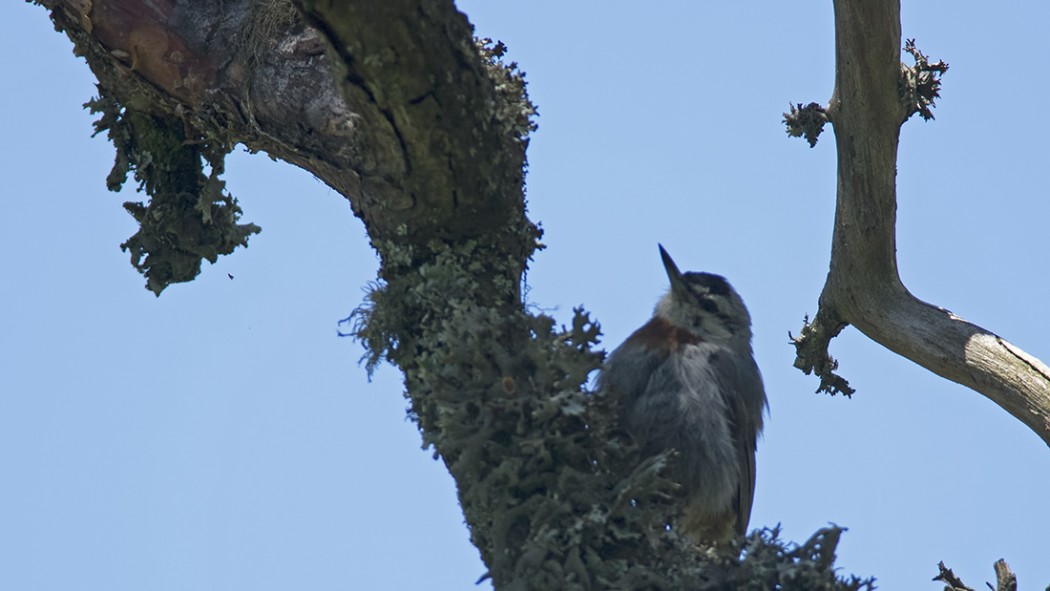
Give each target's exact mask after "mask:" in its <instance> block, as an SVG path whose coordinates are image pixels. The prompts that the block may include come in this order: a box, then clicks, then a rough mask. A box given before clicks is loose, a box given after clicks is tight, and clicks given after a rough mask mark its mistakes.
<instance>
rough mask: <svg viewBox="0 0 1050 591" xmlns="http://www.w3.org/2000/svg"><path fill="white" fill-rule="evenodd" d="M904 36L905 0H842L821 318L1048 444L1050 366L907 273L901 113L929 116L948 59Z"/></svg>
mask: <svg viewBox="0 0 1050 591" xmlns="http://www.w3.org/2000/svg"><path fill="white" fill-rule="evenodd" d="M900 40H901V35H900V4H899V2H898V1H897V0H878V1H869V0H836V2H835V62H836V68H835V91H834V93H833V95H832V99H831V101H830V103H829V105H828V107H827V109H826V114H827V117H828V119H829V120H830V121H831V122H832V124H833V126H834V131H835V141H836V146H837V149H838V154H839V160H838V197H837V201H836V209H835V226H834V235H833V238H832V254H831V265H830V267H831V268H830V272H829V274H828V279H827V283H826V284H825V286H824V290H823V292H822V293H821V296H820V310H819V311H818V313H817V318H818V319H819V318H822V317H825V316H826V317H830V318H839V319H841V321H843V322H846V323H849V324H852V325H854V326H856V327H857V329H858V330H860V331H861V332H862V333H864V334H865V335H867V336H868V337H870V338H871V339H872V340H874V341H876V342H878V343H880V344H881V345H883V346H885V347H887V348H888V349H890V350H891V351H894V352H896V353H898V354H900V355H902V356H904V357H906V358H908V359H911V360H912V361H914V362H916V363H918V364H919V365H921V366H923V367H925V368H927V369H929V370H930V371H933V372H934V373H936V374H938V375H940V376H942V377H945V378H947V379H949V380H952V381H954V382H958V383H960V384H962V385H964V386H967V387H969V388H972V389H974V390H976V391H978V392H980V393H982V394H984V395H985V396H987V397H988V398H989V399H991V400H992V401H993V402H995V403H996V404H997V405H999V406H1000V407H1002V408H1003V409H1005V410H1006V411H1007V412H1009V413H1010V414H1012V415H1013V416H1014V417H1016V418H1017V419H1018V420H1020V421H1021V422H1022V423H1024V424H1025V425H1027V426H1028V427H1029V428H1030V429H1031V430H1032V431H1034V432H1035V433H1036V435H1038V436H1039V437H1040V438H1041V439H1042V440H1043V441H1044V442H1045V443H1047V445H1050V368H1048V367H1047V366H1046V365H1045V364H1043V363H1042V362H1041V361H1039V360H1038V359H1035V358H1034V357H1032V356H1030V355H1028V354H1027V353H1025V352H1024V351H1022V350H1020V349H1019V348H1017V347H1016V346H1014V345H1012V344H1010V343H1008V342H1007V341H1006V340H1004V339H1002V338H1001V337H999V336H998V335H995V334H994V333H992V332H990V331H988V330H986V329H983V328H981V327H979V326H977V325H974V324H971V323H969V322H966V321H964V320H963V319H961V318H959V317H958V316H955V315H954V314H952V313H951V312H950V311H948V310H945V309H943V308H940V307H937V306H933V305H931V304H927V303H926V302H923V301H921V300H919V299H918V298H916V297H914V296H913V295H912V294H911V293H909V292H908V290H907V289H906V288H905V287H904V285H903V284H902V283H901V280H900V276H899V274H898V272H897V261H896V234H895V232H896V208H897V203H896V163H897V145H898V141H899V138H900V125H901V124H902V122H903V121H905V120H906V119H907V118H908V117H909V116H910V115H911V114H913V113H915V112H919V113H921V114H923V116H924V118H930V117H932V115H930V114H929V107H930V106H931V105H932V99H933V98H935V97H936V96H937V93H938V91H939V82H937V80H936V76H934V73H937V74H939V73H943V71H945V70H946V69H947V66H946V65H945V64H943V63H941V62H936V63H933V64H931V63H929V62H928V61H927V59H926V57H925V56H924V55H922V54H921V52H918V50H916V49H915V48H914V46H913V45H910V49H909V52H910V53H912V55H914V56H915V57H916V61H917V63H916V66H915V68H903V67H902V66H901V63H900V50H901V45H900ZM909 73H910V74H909ZM902 76H903V80H902ZM902 89H904V90H905V92H902V91H901V90H902ZM927 115H930V117H927ZM803 336H805V334H804V335H803ZM798 351H799V357H800V359H799V361H797V362H796V366H799V367H802V368H805V367H812V366H816V365H819V364H820V363H822V362H823V359H825V358H827V351H826V349H825V350H823V351H820V352H819V353H814V352H813V350H812V348H810V349H805V350H804V349H803V348H801V347H800V348H799V349H798Z"/></svg>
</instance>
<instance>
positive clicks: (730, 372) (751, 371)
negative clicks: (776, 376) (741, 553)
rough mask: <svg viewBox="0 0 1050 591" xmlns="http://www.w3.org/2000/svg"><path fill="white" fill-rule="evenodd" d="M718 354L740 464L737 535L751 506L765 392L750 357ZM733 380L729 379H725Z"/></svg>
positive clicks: (744, 528)
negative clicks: (732, 356) (742, 358)
mask: <svg viewBox="0 0 1050 591" xmlns="http://www.w3.org/2000/svg"><path fill="white" fill-rule="evenodd" d="M732 359H734V360H737V361H735V362H734V361H731V358H729V357H727V356H719V358H718V361H719V362H722V363H723V364H724V365H723V366H722V367H720V368H719V369H720V370H721V371H720V373H722V372H724V373H722V375H723V376H724V377H725V378H726V382H727V384H726V385H727V386H729V385H731V386H732V389H733V390H734V391H729V388H727V389H726V392H727V396H726V411H727V412H728V413H729V420H730V421H731V423H732V425H733V434H734V442H733V443H734V446H735V448H736V454H737V462H738V465H739V466H740V481H739V482H738V485H737V492H736V498H735V499H734V504H735V509H736V530H737V533H739V534H740V535H745V534H746V533H747V524H748V522H749V521H750V520H751V505H752V503H753V502H754V499H755V447H756V440H757V439H758V435H759V433H760V432H761V431H762V415H763V413H764V412H765V408H766V395H765V390H764V389H763V387H762V377H761V374H759V372H758V366H757V365H756V364H755V362H754V360H753V359H750V358H749V359H747V360H746V361H738V359H739V358H732ZM730 377H731V378H732V379H728V378H730Z"/></svg>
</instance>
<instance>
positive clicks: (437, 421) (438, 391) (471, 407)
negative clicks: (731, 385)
mask: <svg viewBox="0 0 1050 591" xmlns="http://www.w3.org/2000/svg"><path fill="white" fill-rule="evenodd" d="M379 247H380V250H381V251H382V252H384V253H385V256H384V268H383V270H382V271H381V274H382V279H381V280H380V281H378V282H377V283H376V284H374V285H373V288H372V290H371V291H370V293H369V295H368V303H367V304H366V305H365V306H363V307H362V308H361V309H359V310H358V311H357V312H356V313H355V319H356V320H357V324H356V328H355V335H356V336H357V338H359V339H361V340H362V341H363V342H364V344H365V345H366V348H367V349H368V351H369V353H368V356H367V358H366V362H367V363H368V364H370V365H371V366H374V364H376V363H379V362H381V361H382V360H389V361H391V362H393V363H395V364H397V365H398V366H399V367H400V368H401V369H402V370H404V372H405V386H406V389H407V397H408V398H409V401H410V414H411V416H412V417H413V418H414V419H415V420H416V421H417V424H418V425H419V428H420V431H421V433H422V436H423V443H424V446H427V447H432V448H433V449H434V452H435V455H436V456H438V457H440V458H441V459H442V460H443V461H444V462H445V463H446V465H447V466H448V468H449V470H450V471H451V472H452V474H453V475H454V476H455V478H456V482H457V483H458V485H459V496H460V500H461V503H462V506H463V510H464V513H465V515H466V517H467V522H468V524H470V527H471V535H472V538H473V541H474V543H475V544H476V545H477V546H478V548H479V549H481V551H482V555H483V558H484V560H485V562H486V563H487V564H488V565H489V567H490V570H491V573H492V576H493V578H494V579H495V582H496V584H497V588H511V589H519V588H520V589H555V588H557V589H632V590H634V589H681V588H695V589H726V588H741V589H745V588H756V589H757V588H781V589H817V590H820V589H861V588H866V587H865V585H868V582H865V581H859V580H856V579H850V580H846V579H839V578H837V577H836V575H835V573H834V569H833V568H832V566H831V562H832V559H833V552H834V546H835V542H837V539H838V533H837V532H838V530H825V531H824V532H823V533H822V534H821V535H820V536H818V537H816V538H814V540H812V541H811V542H807V544H805V545H803V546H798V547H796V546H791V545H788V544H785V543H784V542H781V541H780V540H779V539H778V537H777V536H778V532H777V531H776V530H761V531H758V532H755V533H753V534H752V535H751V537H750V538H748V540H747V541H746V542H741V543H740V544H738V545H735V546H730V547H728V548H724V549H719V550H713V551H712V552H710V553H698V552H696V551H695V549H693V548H692V547H691V546H690V545H689V543H688V542H685V541H684V540H682V539H681V538H680V537H679V536H678V534H677V532H676V531H675V530H674V529H672V528H669V527H668V524H669V523H671V516H672V515H673V513H674V511H675V507H676V495H677V490H678V487H677V485H676V484H675V483H674V482H672V481H671V480H669V479H668V478H667V467H668V465H669V464H670V463H672V462H674V461H675V456H674V454H673V453H671V452H666V453H663V454H660V455H657V456H654V457H650V458H642V457H640V455H639V452H638V449H637V447H636V446H635V445H634V443H633V442H632V441H631V440H630V438H629V437H628V436H627V435H626V434H625V433H624V432H623V431H622V430H620V428H619V427H618V421H617V411H616V410H615V405H614V404H611V403H610V401H608V400H606V399H605V398H604V397H603V396H602V395H601V394H599V393H594V392H590V391H589V390H588V388H587V384H588V379H589V377H590V376H591V375H592V374H593V372H594V371H595V370H596V369H598V367H599V366H600V364H601V361H602V359H603V354H602V353H601V352H600V351H597V350H596V349H597V345H598V342H599V337H600V335H601V332H600V328H599V326H598V325H597V323H596V322H594V320H593V319H592V318H591V317H590V316H589V315H588V314H587V312H586V311H584V310H583V309H575V310H574V311H573V316H572V320H571V322H570V323H569V325H568V326H559V325H558V324H557V322H556V321H555V320H554V319H553V318H552V317H550V316H547V315H544V314H528V313H526V312H525V311H524V308H523V307H522V306H520V305H518V306H515V307H508V306H507V305H506V304H505V302H506V301H508V299H510V301H513V295H512V292H513V290H514V284H513V281H510V280H506V279H502V280H500V279H493V276H494V275H502V276H503V277H513V276H514V275H513V273H512V271H513V268H514V267H513V266H512V265H509V264H508V265H507V266H506V267H503V273H499V272H496V270H495V269H494V268H492V267H491V265H492V263H491V262H487V261H486V260H485V257H484V256H483V254H485V252H486V248H487V247H486V246H484V245H481V244H479V243H477V242H475V241H467V242H463V243H459V244H440V243H430V244H428V245H427V246H425V247H419V246H406V245H404V244H399V245H394V244H389V243H384V244H381V245H379ZM495 268H496V269H498V268H500V265H499V264H498V263H497V264H496V265H495ZM742 552H743V554H742ZM741 555H743V558H741ZM829 557H830V558H829ZM756 580H757V581H761V582H762V583H761V584H760V585H759V586H751V587H749V585H755V583H753V581H756ZM511 583H513V584H511ZM868 588H870V585H869V586H868Z"/></svg>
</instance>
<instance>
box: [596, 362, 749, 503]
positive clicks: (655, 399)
mask: <svg viewBox="0 0 1050 591" xmlns="http://www.w3.org/2000/svg"><path fill="white" fill-rule="evenodd" d="M616 353H617V352H616V351H614V353H613V355H612V356H610V359H609V363H608V364H607V366H606V370H605V372H604V373H603V375H602V382H603V383H604V384H607V385H608V386H609V387H611V388H612V390H613V391H618V395H619V396H621V398H620V404H621V409H622V413H623V414H622V418H623V420H624V421H625V424H626V427H627V429H628V431H629V432H630V433H631V435H632V437H634V438H635V440H636V441H637V442H638V443H639V445H641V447H642V450H643V452H645V453H646V454H654V453H659V452H661V451H663V450H665V449H668V448H673V449H675V450H677V451H678V452H679V456H678V460H677V462H676V463H675V466H676V469H675V474H674V476H675V479H676V480H678V481H680V482H681V484H682V485H683V487H684V488H685V491H686V492H687V494H688V495H689V496H690V497H692V498H694V499H697V500H702V501H703V502H704V503H705V504H707V505H708V506H709V507H711V508H712V509H715V508H717V507H726V506H728V505H729V504H730V503H731V502H732V499H733V496H734V495H735V494H736V492H737V488H738V485H739V482H740V476H741V475H740V469H741V467H740V462H739V458H738V453H737V449H736V444H735V442H734V438H733V425H732V422H731V411H730V404H732V403H733V401H731V400H729V397H731V396H734V395H735V394H734V392H733V391H732V390H733V387H732V384H733V382H734V380H735V379H736V377H735V376H736V375H739V374H740V368H739V367H737V363H736V362H735V361H734V359H733V357H732V355H733V353H732V351H730V350H728V349H727V348H725V347H724V346H721V345H715V344H711V343H704V342H701V343H696V344H689V345H684V346H681V347H680V348H679V349H678V350H677V351H674V352H663V353H664V354H658V352H653V353H654V354H650V355H640V356H637V357H635V358H634V359H632V360H631V361H629V362H628V361H627V360H626V359H625V358H621V359H617V355H616ZM624 357H626V356H624ZM752 363H753V362H752ZM643 377H644V379H639V378H643Z"/></svg>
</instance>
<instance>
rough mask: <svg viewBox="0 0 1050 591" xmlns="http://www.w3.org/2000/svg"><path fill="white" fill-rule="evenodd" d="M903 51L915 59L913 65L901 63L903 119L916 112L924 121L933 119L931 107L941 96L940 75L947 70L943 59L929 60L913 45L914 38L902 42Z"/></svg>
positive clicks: (934, 105)
mask: <svg viewBox="0 0 1050 591" xmlns="http://www.w3.org/2000/svg"><path fill="white" fill-rule="evenodd" d="M904 51H905V52H906V53H907V54H909V55H911V56H912V58H913V59H914V60H915V65H914V66H906V65H904V64H903V63H902V64H901V78H900V87H899V91H900V99H901V103H903V104H904V106H905V108H906V109H907V110H906V111H905V113H906V114H905V116H904V119H905V120H907V119H908V118H909V117H911V116H912V115H914V114H915V113H918V114H919V115H920V116H921V117H922V118H923V119H924V120H925V121H929V120H931V119H933V108H934V107H936V106H937V105H936V101H937V99H938V98H940V96H941V76H943V75H944V73H945V72H947V71H948V64H947V63H946V62H943V61H936V62H931V61H930V60H929V58H928V57H927V56H926V54H924V53H923V52H921V51H919V49H918V48H917V47H916V46H915V40H914V39H907V40H906V41H905V42H904Z"/></svg>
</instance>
